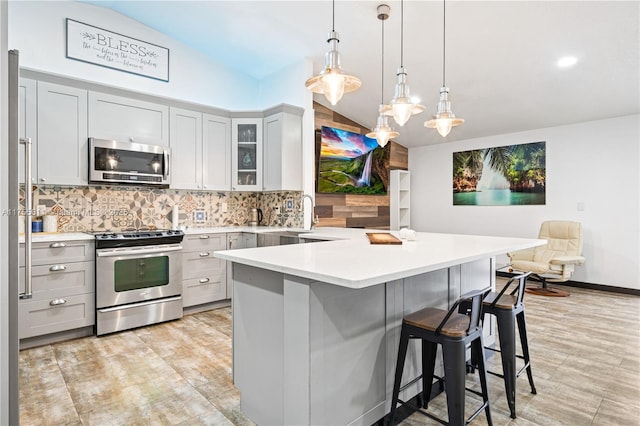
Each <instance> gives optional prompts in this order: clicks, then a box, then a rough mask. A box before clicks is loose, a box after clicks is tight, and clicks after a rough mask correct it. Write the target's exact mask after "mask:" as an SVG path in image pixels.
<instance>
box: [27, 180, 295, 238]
mask: <svg viewBox="0 0 640 426" xmlns="http://www.w3.org/2000/svg"><path fill="white" fill-rule="evenodd" d="M33 188H34V197H33V205H34V206H38V205H44V206H45V207H46V211H47V214H55V215H57V216H58V231H59V232H83V231H122V230H125V229H132V228H135V229H139V228H157V229H167V228H171V226H172V209H173V206H174V205H176V204H177V205H178V210H179V223H180V225H184V226H188V227H216V226H241V225H246V224H247V222H248V221H249V211H250V209H252V208H259V209H261V210H262V211H263V221H262V224H263V225H267V226H287V227H296V228H299V227H302V222H303V216H302V211H301V210H300V201H301V199H302V192H300V191H276V192H261V193H260V192H212V191H189V190H174V189H157V188H147V187H139V186H94V185H92V186H82V187H65V186H53V185H41V186H34V187H33ZM287 200H293V205H294V208H293V209H292V210H291V209H290V210H287V209H286V207H285V205H286V201H287ZM20 202H21V204H22V205H23V206H24V188H22V189H21V192H20ZM224 204H226V212H224V211H223V210H224V208H223V207H224Z"/></svg>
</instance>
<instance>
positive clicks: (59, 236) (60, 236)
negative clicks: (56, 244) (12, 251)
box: [18, 232, 95, 243]
mask: <svg viewBox="0 0 640 426" xmlns="http://www.w3.org/2000/svg"><path fill="white" fill-rule="evenodd" d="M31 235H32V237H31V241H32V242H34V243H50V242H53V241H85V240H86V241H91V240H94V239H95V237H94V236H93V235H91V234H86V233H84V232H34V233H32V234H31ZM18 239H19V240H20V242H21V243H24V234H20V235H19V236H18Z"/></svg>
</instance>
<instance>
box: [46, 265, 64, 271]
mask: <svg viewBox="0 0 640 426" xmlns="http://www.w3.org/2000/svg"><path fill="white" fill-rule="evenodd" d="M66 269H67V267H66V266H64V265H53V266H52V267H50V268H49V270H50V271H52V272H56V271H64V270H66Z"/></svg>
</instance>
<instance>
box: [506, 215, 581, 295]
mask: <svg viewBox="0 0 640 426" xmlns="http://www.w3.org/2000/svg"><path fill="white" fill-rule="evenodd" d="M538 238H540V239H543V240H547V245H546V246H540V247H535V248H532V249H528V250H522V251H517V252H514V253H507V255H508V256H509V258H510V259H511V265H510V268H509V270H510V271H513V270H516V271H522V272H529V271H531V272H533V274H534V275H536V276H537V277H538V278H539V279H540V281H542V287H538V288H527V290H526V291H527V292H528V293H534V294H540V295H545V296H568V295H569V292H567V291H562V290H556V289H551V288H549V287H548V286H547V282H564V281H567V280H569V278H571V275H573V271H574V270H575V267H576V265H582V264H583V263H584V261H585V258H584V257H582V225H581V224H580V223H579V222H570V221H562V220H549V221H546V222H543V223H542V225H541V226H540V233H539V234H538Z"/></svg>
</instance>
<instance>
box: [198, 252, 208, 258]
mask: <svg viewBox="0 0 640 426" xmlns="http://www.w3.org/2000/svg"><path fill="white" fill-rule="evenodd" d="M207 256H209V252H206V251H203V252H202V253H200V257H207Z"/></svg>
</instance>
